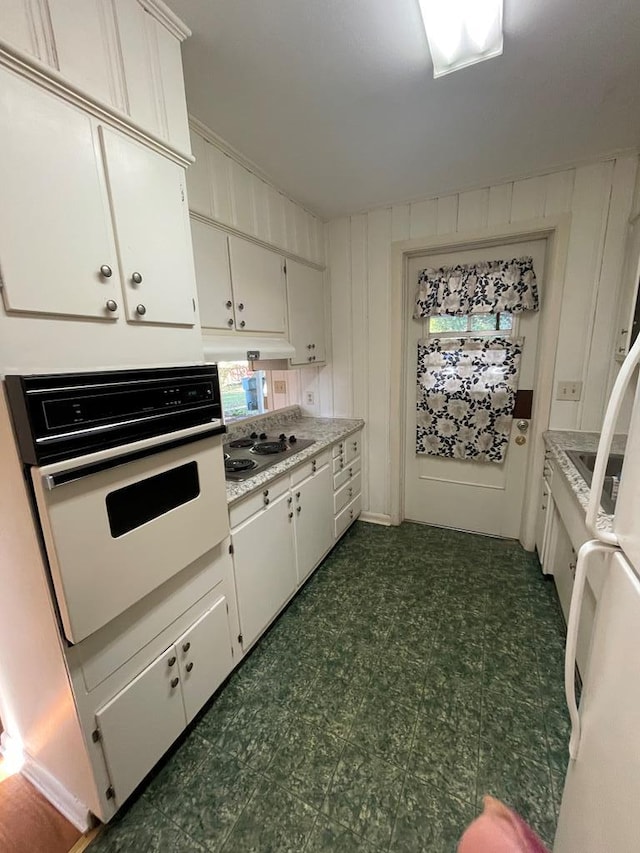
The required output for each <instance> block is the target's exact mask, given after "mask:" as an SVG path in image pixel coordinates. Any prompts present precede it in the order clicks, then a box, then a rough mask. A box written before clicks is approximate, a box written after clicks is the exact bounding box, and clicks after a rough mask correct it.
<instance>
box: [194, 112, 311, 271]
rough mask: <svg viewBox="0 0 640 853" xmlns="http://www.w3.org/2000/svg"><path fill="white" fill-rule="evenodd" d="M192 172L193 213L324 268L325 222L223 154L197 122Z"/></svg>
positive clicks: (213, 137) (213, 138) (226, 154)
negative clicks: (194, 159)
mask: <svg viewBox="0 0 640 853" xmlns="http://www.w3.org/2000/svg"><path fill="white" fill-rule="evenodd" d="M190 132H191V150H192V151H193V155H194V157H195V158H196V161H195V163H194V164H193V165H192V166H191V167H190V168H189V170H188V172H187V189H188V193H189V209H190V210H191V211H193V212H195V213H199V214H200V215H201V216H206V217H207V218H208V219H211V220H212V221H215V222H218V223H220V224H221V225H224V226H227V227H230V228H234V229H236V230H238V231H241V232H242V233H243V234H247V235H248V236H250V237H254V238H256V239H258V240H260V241H262V242H264V243H268V244H269V245H271V246H273V247H274V248H276V249H279V250H281V251H283V252H285V253H287V254H290V255H294V256H296V257H298V258H300V259H302V260H305V261H311V262H312V263H314V264H320V265H323V264H324V235H323V223H322V220H321V219H319V218H318V217H317V216H314V215H313V214H311V213H309V212H308V211H307V210H305V209H304V208H303V207H302V206H301V205H299V204H296V203H295V202H294V201H292V200H291V199H290V198H288V197H287V196H286V195H284V194H283V193H281V192H280V191H279V190H278V189H277V188H276V187H274V186H273V185H272V184H270V183H268V182H267V181H265V180H263V179H262V178H261V177H260V176H259V175H258V174H256V173H255V172H252V171H251V169H250V168H249V167H248V166H246V165H244V164H243V163H241V162H240V160H239V159H235V158H234V157H233V156H231V155H230V154H229V153H226V152H225V151H223V150H222V148H221V147H219V146H218V145H216V144H215V143H214V140H215V136H214V135H213V134H211V133H210V132H208V131H207V129H206V128H204V126H203V125H200V124H198V129H196V127H194V125H193V123H192V126H191V129H190Z"/></svg>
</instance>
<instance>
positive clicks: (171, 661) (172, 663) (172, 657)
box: [167, 655, 176, 666]
mask: <svg viewBox="0 0 640 853" xmlns="http://www.w3.org/2000/svg"><path fill="white" fill-rule="evenodd" d="M175 662H176V657H175V655H171V657H170V658H169V660H168V661H167V663H168V664H169V666H175Z"/></svg>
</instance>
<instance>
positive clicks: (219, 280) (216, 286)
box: [191, 219, 233, 329]
mask: <svg viewBox="0 0 640 853" xmlns="http://www.w3.org/2000/svg"><path fill="white" fill-rule="evenodd" d="M191 240H192V242H193V258H194V261H195V266H196V285H197V288H198V303H199V305H200V324H201V326H203V327H204V328H205V329H229V328H233V295H232V293H231V273H230V271H229V247H228V245H227V235H226V234H225V233H224V232H223V231H218V229H217V228H212V227H211V225H207V224H206V223H204V222H200V221H199V220H197V219H192V220H191Z"/></svg>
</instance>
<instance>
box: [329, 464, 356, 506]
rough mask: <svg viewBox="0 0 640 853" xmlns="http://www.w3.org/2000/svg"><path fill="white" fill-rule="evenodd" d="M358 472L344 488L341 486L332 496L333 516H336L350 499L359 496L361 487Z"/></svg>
mask: <svg viewBox="0 0 640 853" xmlns="http://www.w3.org/2000/svg"><path fill="white" fill-rule="evenodd" d="M361 480H362V477H361V474H360V472H359V471H358V473H357V474H355V475H354V477H353V479H351V480H349V481H348V482H347V483H345V484H344V486H341V487H340V488H339V489H338V491H337V492H336V493H335V494H334V496H333V514H334V515H337V514H338V513H339V512H340V510H341V509H343V508H344V507H345V506H346V505H347V504H348V503H349V502H350V501H351V500H352V499H353V496H354V495H359V494H360V490H361V487H362V483H361Z"/></svg>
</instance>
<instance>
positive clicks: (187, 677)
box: [94, 593, 234, 807]
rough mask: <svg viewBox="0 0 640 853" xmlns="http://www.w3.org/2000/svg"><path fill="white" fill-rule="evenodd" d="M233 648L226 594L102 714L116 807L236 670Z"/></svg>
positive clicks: (101, 733) (103, 739)
mask: <svg viewBox="0 0 640 853" xmlns="http://www.w3.org/2000/svg"><path fill="white" fill-rule="evenodd" d="M231 606H234V604H233V601H232V602H231ZM232 644H233V639H232V634H231V620H230V616H229V606H228V600H227V595H226V594H224V593H222V594H220V595H219V597H218V598H217V599H216V600H215V603H214V604H213V606H211V607H210V608H209V609H208V610H206V611H205V613H204V614H203V615H202V616H201V617H200V618H199V619H197V620H196V622H195V623H194V624H193V625H191V626H190V627H189V628H188V629H187V630H186V631H185V632H184V633H183V634H182V636H180V637H179V639H178V640H177V641H176V642H175V643H174V644H173V645H171V646H169V648H167V649H166V651H164V652H163V653H162V654H161V655H160V656H159V657H157V658H156V659H155V660H154V661H153V662H152V663H151V664H149V666H147V667H146V669H144V670H143V671H142V672H141V673H140V674H139V675H137V676H136V677H135V678H134V679H133V680H132V681H131V682H129V684H127V686H126V687H124V688H123V689H122V690H121V691H120V692H119V693H116V695H115V696H114V697H113V698H112V699H110V700H109V701H108V702H107V703H106V704H105V705H103V706H102V708H100V709H99V710H98V711H97V712H96V715H95V721H96V727H97V728H96V731H97V733H98V735H97V736H98V737H99V740H100V743H101V745H102V751H103V754H104V759H105V762H106V765H107V770H108V773H109V780H110V782H111V788H110V792H109V795H108V796H110V798H111V799H113V800H114V801H115V804H116V807H120V806H121V805H122V803H123V802H124V801H125V800H126V799H127V797H128V796H129V794H130V793H131V792H132V791H133V790H134V788H136V787H137V786H138V785H139V784H140V782H141V781H142V779H143V778H144V777H145V776H146V774H147V773H148V772H149V771H150V770H151V768H152V767H153V766H154V765H155V764H156V762H157V761H158V760H159V759H160V758H161V757H162V755H163V754H164V753H165V752H166V751H167V749H168V748H169V747H170V746H171V744H172V743H173V742H174V741H175V740H176V738H177V737H178V735H179V734H180V733H181V732H182V731H183V729H184V728H185V726H186V725H187V724H188V723H190V722H191V720H192V719H193V718H194V716H195V715H196V714H197V713H198V711H199V710H200V708H202V706H203V705H204V703H205V702H206V701H207V700H208V699H209V698H210V697H211V696H212V694H213V693H214V692H215V691H216V690H217V688H218V687H219V686H220V685H221V684H222V682H223V681H224V680H225V678H226V677H227V676H228V675H229V673H230V672H231V670H232V669H233V666H234V659H233V654H232ZM94 739H95V736H94Z"/></svg>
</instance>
